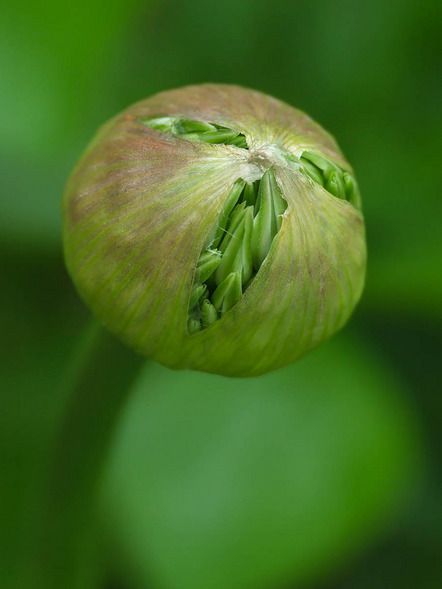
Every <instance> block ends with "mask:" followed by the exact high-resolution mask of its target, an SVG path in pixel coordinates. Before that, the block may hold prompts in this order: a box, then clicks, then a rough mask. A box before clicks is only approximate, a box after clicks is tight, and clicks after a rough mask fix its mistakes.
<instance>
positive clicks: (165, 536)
mask: <svg viewBox="0 0 442 589" xmlns="http://www.w3.org/2000/svg"><path fill="white" fill-rule="evenodd" d="M400 391H401V387H400V386H399V385H398V384H397V383H395V382H394V380H393V379H392V377H391V375H390V374H389V373H388V370H387V369H386V368H383V367H382V363H381V362H379V359H378V358H377V357H376V356H375V355H373V354H371V353H370V352H369V351H368V350H366V349H364V348H361V347H359V346H358V344H357V342H351V341H345V339H344V338H342V337H341V339H340V341H337V340H335V341H334V343H331V344H329V345H327V346H325V347H323V348H322V349H321V350H318V351H317V352H316V353H314V354H313V355H311V356H310V357H309V358H308V359H305V360H303V361H301V362H300V363H299V364H297V365H294V366H291V367H289V368H287V369H284V370H281V371H279V372H276V373H273V374H270V375H267V376H264V377H262V378H258V379H250V380H233V379H230V380H229V379H225V378H221V377H214V376H210V375H204V374H196V373H194V374H192V373H186V372H184V373H175V372H171V371H169V370H166V369H165V368H162V367H160V366H157V365H151V366H149V367H148V369H147V370H146V373H145V375H144V378H142V380H141V382H140V383H139V386H138V387H137V389H136V392H135V395H134V397H133V399H132V401H131V402H130V404H129V406H128V408H127V411H126V414H125V415H124V418H123V421H122V424H121V427H120V430H119V433H118V436H117V439H116V443H115V448H114V452H113V459H112V462H111V465H110V469H109V473H108V476H107V479H106V482H107V485H106V486H105V492H104V496H105V500H106V503H107V509H106V510H105V516H104V517H105V520H106V521H107V523H108V525H109V526H110V528H111V529H112V531H113V534H114V538H115V542H116V545H117V547H116V550H117V551H118V553H119V554H121V552H122V553H123V554H124V555H125V559H126V561H127V568H128V570H131V571H132V574H133V576H134V578H135V580H136V581H135V584H134V586H137V587H138V586H139V587H145V586H146V584H147V583H148V581H149V580H150V579H153V585H149V586H153V587H161V588H162V589H187V588H189V589H190V588H192V589H200V588H201V589H203V588H204V589H206V588H207V587H210V588H211V589H225V587H229V589H243V588H249V587H250V588H252V587H253V588H254V589H259V588H260V587H275V586H277V585H278V584H279V583H281V584H282V583H284V581H288V580H289V579H294V580H296V581H297V582H299V581H301V580H305V579H307V578H310V577H314V578H316V577H318V576H321V575H322V574H324V573H326V572H327V571H329V569H330V567H333V566H335V565H336V563H337V562H339V561H341V560H343V559H344V558H346V557H348V556H349V555H351V554H352V553H354V552H355V551H357V550H359V549H361V548H362V547H363V546H365V544H366V543H367V542H368V541H369V540H370V539H371V538H372V536H373V535H374V534H375V532H378V531H379V530H380V529H382V527H383V526H385V525H386V523H387V522H388V521H389V520H390V518H391V516H392V515H393V514H394V513H395V512H396V509H397V508H398V506H400V505H401V504H402V502H403V500H404V497H406V495H407V493H408V491H409V484H410V481H411V480H412V478H413V477H412V474H414V473H415V469H416V466H417V462H416V456H417V455H416V447H417V438H416V437H415V436H416V431H415V429H414V426H413V421H412V419H411V416H410V415H409V412H408V408H407V405H406V402H405V399H404V398H403V397H401V396H400Z"/></svg>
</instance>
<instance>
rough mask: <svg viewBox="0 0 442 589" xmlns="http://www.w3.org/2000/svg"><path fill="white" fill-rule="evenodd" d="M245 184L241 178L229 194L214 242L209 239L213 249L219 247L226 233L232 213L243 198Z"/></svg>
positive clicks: (220, 216) (222, 210)
mask: <svg viewBox="0 0 442 589" xmlns="http://www.w3.org/2000/svg"><path fill="white" fill-rule="evenodd" d="M244 184H245V182H244V180H241V178H240V179H239V180H237V181H236V182H235V184H234V185H233V188H232V190H231V191H230V192H229V196H228V197H227V199H226V201H225V202H224V204H223V208H222V209H221V213H220V215H219V219H218V223H217V226H216V230H215V236H214V238H213V239H212V240H210V238H208V241H209V243H208V244H207V245H212V247H217V246H218V244H219V242H220V240H221V238H222V237H223V235H224V233H225V228H226V225H227V223H228V222H229V215H230V213H231V212H232V209H233V208H234V206H235V204H236V203H237V202H238V200H239V197H240V196H241V192H242V190H243V188H244ZM206 243H207V242H206Z"/></svg>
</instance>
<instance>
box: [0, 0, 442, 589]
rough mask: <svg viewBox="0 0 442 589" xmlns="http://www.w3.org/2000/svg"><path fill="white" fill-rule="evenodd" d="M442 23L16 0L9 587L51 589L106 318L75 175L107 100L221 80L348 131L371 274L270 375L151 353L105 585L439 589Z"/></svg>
mask: <svg viewBox="0 0 442 589" xmlns="http://www.w3.org/2000/svg"><path fill="white" fill-rule="evenodd" d="M440 25H441V5H440V3H439V2H438V1H437V0H434V1H433V0H429V1H425V0H424V1H417V0H414V1H412V0H411V1H408V2H404V0H389V1H388V2H385V0H360V1H359V2H352V1H351V0H333V1H330V0H312V1H310V2H305V1H304V2H300V1H297V0H272V1H271V2H266V1H264V0H224V1H223V2H208V1H207V0H184V1H179V0H152V1H150V2H140V1H136V0H108V1H107V2H99V1H97V0H76V2H59V1H58V0H57V1H54V2H51V1H47V0H46V1H43V2H35V1H33V0H22V1H21V2H20V3H17V2H12V1H10V0H6V1H5V0H3V2H2V3H1V5H0V72H1V75H0V89H1V91H0V133H1V143H0V190H1V192H0V247H1V254H2V255H1V273H0V280H1V289H0V297H1V298H0V321H1V337H0V345H1V353H0V407H1V409H0V543H1V545H0V546H1V547H0V586H1V587H2V588H5V589H6V588H7V589H22V588H25V589H27V588H33V587H35V580H34V577H33V574H34V572H33V571H34V565H35V558H36V554H37V552H38V550H37V546H38V543H39V538H40V533H41V532H40V530H39V526H40V524H41V520H42V505H43V504H44V503H45V484H46V483H45V481H46V478H47V472H48V465H49V463H50V457H51V450H52V447H53V440H54V436H55V432H56V431H57V428H58V427H59V424H60V420H61V417H62V415H63V411H64V408H65V404H66V390H67V388H66V387H64V386H61V385H60V383H62V382H64V381H65V379H66V371H67V370H68V368H69V365H70V362H71V360H70V358H71V357H72V355H73V354H75V351H76V349H77V347H78V345H79V344H78V342H79V340H80V339H81V337H82V334H83V332H84V330H85V328H86V325H87V324H88V321H89V314H88V311H87V310H86V309H85V307H84V306H83V304H82V303H81V301H80V300H79V298H78V297H77V295H76V293H75V292H74V289H73V287H72V285H71V283H70V280H69V278H68V276H67V274H66V271H65V269H64V266H63V259H62V248H61V234H60V199H61V194H62V191H63V186H64V183H65V180H66V178H67V175H68V173H69V171H70V169H71V168H72V166H73V165H74V163H75V161H76V160H77V158H78V157H79V155H80V153H81V151H82V150H83V148H84V146H85V145H86V143H87V142H88V141H89V139H90V138H91V136H92V135H93V133H94V132H95V130H96V128H97V127H98V126H99V125H100V124H101V123H103V122H104V121H105V120H106V119H107V118H109V117H110V116H112V115H114V114H115V113H116V112H118V111H119V110H122V109H123V108H125V107H126V106H127V105H129V104H130V103H132V102H134V101H136V100H139V99H141V98H144V97H146V96H148V95H150V94H153V93H155V92H157V91H160V90H163V89H167V88H173V87H177V86H181V85H186V84H190V83H198V82H207V81H212V82H225V83H237V84H242V85H245V86H249V87H252V88H257V89H259V90H262V91H264V92H267V93H269V94H272V95H274V96H276V97H278V98H280V99H282V100H285V101H287V102H289V103H291V104H293V105H294V106H297V107H298V108H301V109H303V110H305V111H307V112H308V113H309V114H310V115H311V116H312V117H313V118H315V119H316V120H317V121H318V122H320V123H321V124H322V125H323V126H324V127H325V128H326V129H328V130H329V131H331V132H332V133H333V134H334V135H335V136H336V137H337V138H338V141H339V143H340V145H341V147H342V149H343V150H344V152H345V153H346V155H347V156H348V158H349V160H350V161H351V162H352V163H353V165H354V168H355V170H356V171H357V175H358V180H359V183H360V186H361V189H362V194H363V200H364V212H365V215H366V222H367V231H368V246H369V267H368V277H367V286H366V290H365V293H364V296H363V299H362V301H361V303H360V305H359V307H358V308H357V310H356V312H355V315H354V317H353V318H352V320H351V322H350V323H349V325H348V326H347V327H346V328H345V329H344V330H343V331H342V332H341V333H340V334H339V335H338V336H336V337H335V338H334V339H333V340H332V341H330V342H329V343H327V344H326V345H324V346H322V347H321V348H320V349H318V350H317V351H315V352H314V353H312V354H311V355H310V356H308V357H307V358H305V359H304V360H302V361H300V362H299V363H298V364H296V365H294V366H291V367H289V368H286V369H284V370H281V371H278V372H276V373H273V374H270V375H267V376H265V377H262V378H259V379H251V380H247V381H245V380H241V381H238V380H229V379H224V378H221V377H214V376H208V375H203V374H196V373H191V372H183V373H174V372H171V371H169V370H166V369H165V368H162V367H160V366H158V365H156V364H154V363H147V364H146V367H145V369H144V370H143V372H142V375H141V377H140V378H139V380H138V381H137V384H136V386H135V388H134V390H133V391H132V393H131V395H130V398H129V400H128V402H127V404H126V406H125V408H124V411H123V414H122V416H121V419H120V420H119V424H118V427H117V431H116V435H115V437H114V439H113V441H112V449H111V451H110V453H109V459H108V461H107V466H106V469H105V473H104V476H103V480H102V484H101V492H100V501H99V510H98V511H99V513H98V514H97V517H98V521H99V530H100V532H99V534H98V536H97V538H96V542H97V544H98V545H99V553H98V555H97V558H98V559H99V561H100V566H99V571H100V574H99V575H98V576H97V580H96V582H95V584H94V586H96V587H99V588H100V589H141V588H143V589H273V588H275V589H277V588H279V587H280V588H281V589H295V588H307V587H308V588H310V587H311V588H315V589H350V588H351V589H368V588H370V589H371V588H373V587H376V588H379V589H383V588H389V589H390V588H393V587H398V588H399V587H400V588H401V589H407V588H410V589H412V588H413V589H414V588H419V589H427V588H428V589H430V588H435V587H439V586H440V582H441V578H442V565H441V554H442V498H441V494H440V488H441V478H442V477H441V472H442V470H441V456H440V454H439V450H440V437H439V436H440V432H441V414H442V406H441V401H440V389H441V386H440V378H439V376H440V373H439V370H440V362H441V354H440V352H441V329H440V328H441V305H440V303H441V300H442V272H441V265H440V262H441V250H440V234H441V231H440V217H439V215H440V213H441V212H442V209H441V194H440V171H441V158H442V145H441V123H442V120H441V119H442V116H441V114H442V111H441V104H442V95H441V94H442V92H441V84H440V80H441V67H440V61H439V60H440V55H441V49H442V47H441V36H440ZM103 394H106V392H105V391H103ZM66 534H69V530H66ZM85 589H86V588H85Z"/></svg>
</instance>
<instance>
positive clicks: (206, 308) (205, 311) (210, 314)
mask: <svg viewBox="0 0 442 589" xmlns="http://www.w3.org/2000/svg"><path fill="white" fill-rule="evenodd" d="M217 319H218V311H217V310H216V309H215V307H214V306H213V305H212V303H211V302H210V301H209V299H206V300H205V301H203V304H202V305H201V323H202V326H203V328H205V327H209V325H212V323H215V321H217Z"/></svg>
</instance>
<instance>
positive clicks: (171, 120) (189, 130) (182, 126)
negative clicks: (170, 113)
mask: <svg viewBox="0 0 442 589" xmlns="http://www.w3.org/2000/svg"><path fill="white" fill-rule="evenodd" d="M140 121H141V122H142V123H144V124H145V125H147V126H148V127H151V128H152V129H156V130H157V131H163V132H165V133H173V134H174V135H180V136H181V137H182V138H183V139H189V140H190V141H204V142H205V143H213V144H220V143H222V144H223V145H235V146H236V147H241V148H243V149H248V146H247V141H246V138H245V137H244V135H243V134H242V133H239V131H232V129H228V128H227V127H223V126H221V125H215V124H214V123H204V122H201V121H188V120H185V119H182V118H180V117H150V118H147V119H146V118H141V119H140Z"/></svg>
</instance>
